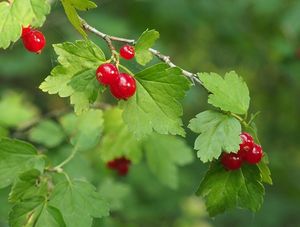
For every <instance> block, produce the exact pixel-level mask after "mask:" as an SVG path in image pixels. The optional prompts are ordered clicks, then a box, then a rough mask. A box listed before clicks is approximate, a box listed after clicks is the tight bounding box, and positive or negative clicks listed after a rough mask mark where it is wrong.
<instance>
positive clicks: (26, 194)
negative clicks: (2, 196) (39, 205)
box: [8, 169, 48, 203]
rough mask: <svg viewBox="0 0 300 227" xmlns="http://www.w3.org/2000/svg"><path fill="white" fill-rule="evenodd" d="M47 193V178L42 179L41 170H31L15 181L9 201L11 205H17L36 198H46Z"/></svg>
mask: <svg viewBox="0 0 300 227" xmlns="http://www.w3.org/2000/svg"><path fill="white" fill-rule="evenodd" d="M47 192H48V181H47V178H45V177H41V172H40V171H39V170H36V169H31V170H29V171H27V172H24V173H22V174H21V175H20V176H19V177H18V179H17V180H16V181H15V183H14V185H13V187H12V189H11V192H10V193H9V198H8V200H9V202H11V203H17V202H21V201H24V200H28V199H32V198H34V197H39V196H45V195H46V194H47Z"/></svg>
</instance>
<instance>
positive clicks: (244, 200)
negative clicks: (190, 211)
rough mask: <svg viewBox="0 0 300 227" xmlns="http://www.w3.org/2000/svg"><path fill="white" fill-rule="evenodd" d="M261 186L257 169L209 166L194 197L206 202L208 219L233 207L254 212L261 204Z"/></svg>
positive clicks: (247, 166) (262, 190)
mask: <svg viewBox="0 0 300 227" xmlns="http://www.w3.org/2000/svg"><path fill="white" fill-rule="evenodd" d="M264 192H265V191H264V187H263V185H262V179H261V175H260V172H259V169H258V167H257V166H250V165H244V166H243V167H242V168H241V169H239V170H235V171H227V170H225V169H224V167H223V166H222V165H221V164H220V163H216V162H214V163H212V164H211V166H210V169H209V170H208V172H207V173H206V175H205V177H204V179H203V181H202V182H201V184H200V187H199V190H198V192H197V195H199V196H202V197H203V198H204V199H205V203H206V208H207V210H208V212H209V215H210V216H216V215H217V214H220V213H223V212H224V211H225V210H230V209H233V208H236V207H239V208H247V209H249V210H251V211H257V210H258V209H259V208H260V206H261V204H262V202H263V195H264Z"/></svg>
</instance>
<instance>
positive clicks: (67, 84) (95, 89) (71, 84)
mask: <svg viewBox="0 0 300 227" xmlns="http://www.w3.org/2000/svg"><path fill="white" fill-rule="evenodd" d="M54 49H55V52H56V53H57V54H58V62H59V63H60V65H58V66H56V67H55V68H54V69H53V70H52V72H51V75H50V76H48V77H47V78H46V79H45V81H44V82H43V83H42V84H41V85H40V89H41V90H42V91H44V92H48V93H49V94H58V95H59V96H60V97H70V99H71V100H70V101H71V104H73V105H74V108H75V112H76V113H77V114H82V113H83V112H85V111H87V110H88V109H89V107H90V104H91V103H93V102H95V100H96V98H97V96H98V93H99V91H101V90H103V87H102V86H101V85H100V84H99V83H97V81H96V76H95V72H96V69H97V67H98V66H99V65H100V64H101V63H103V62H104V61H105V56H104V54H103V52H102V50H101V49H100V48H99V47H98V46H97V45H96V44H94V43H92V42H91V41H83V40H80V41H76V42H75V43H70V42H66V43H62V44H56V45H54Z"/></svg>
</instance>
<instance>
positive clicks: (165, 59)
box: [82, 20, 202, 85]
mask: <svg viewBox="0 0 300 227" xmlns="http://www.w3.org/2000/svg"><path fill="white" fill-rule="evenodd" d="M82 26H83V28H84V29H85V30H87V31H90V32H92V33H94V34H95V35H97V36H99V37H101V38H102V39H104V40H105V41H106V42H107V44H108V46H109V48H110V49H111V51H112V52H113V51H114V47H113V46H112V41H117V42H122V43H128V44H132V45H134V44H136V41H135V40H134V39H125V38H121V37H116V36H111V35H108V34H105V33H103V32H101V31H99V30H97V29H96V28H94V27H92V26H90V25H89V24H88V23H86V22H85V21H84V20H82ZM112 47H113V48H112ZM149 51H150V52H151V53H152V54H153V55H154V56H156V57H157V58H158V59H160V60H161V61H163V62H165V63H166V64H167V65H169V66H170V67H172V68H174V67H178V66H177V65H175V64H174V63H173V62H172V61H171V60H170V57H169V56H166V55H163V54H162V53H160V52H159V51H158V50H155V49H153V48H150V49H149ZM178 68H180V67H178ZM180 69H181V68H180ZM181 71H182V74H183V75H184V76H186V77H187V78H189V79H190V80H191V81H192V82H193V84H195V82H197V83H199V84H200V85H202V82H201V80H200V79H199V78H198V76H197V74H195V73H192V72H189V71H187V70H184V69H181Z"/></svg>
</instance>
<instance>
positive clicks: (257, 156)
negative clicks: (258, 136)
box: [244, 144, 263, 164]
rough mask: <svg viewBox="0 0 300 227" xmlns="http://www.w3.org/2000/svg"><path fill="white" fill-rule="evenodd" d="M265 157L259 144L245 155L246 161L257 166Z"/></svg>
mask: <svg viewBox="0 0 300 227" xmlns="http://www.w3.org/2000/svg"><path fill="white" fill-rule="evenodd" d="M262 157H263V150H262V148H261V146H259V145H258V144H254V146H253V148H252V149H251V150H249V151H248V152H246V153H245V156H244V159H245V160H246V161H247V162H248V163H249V164H257V163H259V162H260V160H261V159H262Z"/></svg>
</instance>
